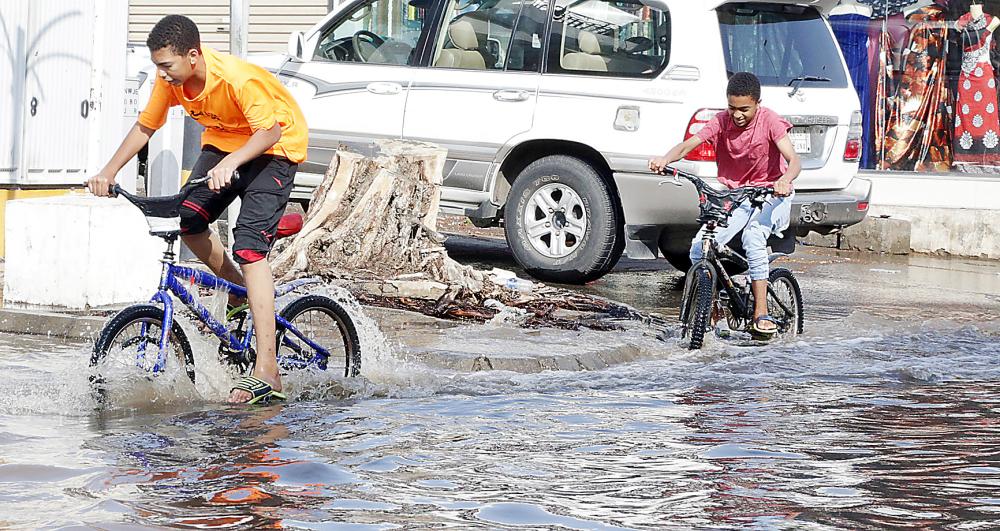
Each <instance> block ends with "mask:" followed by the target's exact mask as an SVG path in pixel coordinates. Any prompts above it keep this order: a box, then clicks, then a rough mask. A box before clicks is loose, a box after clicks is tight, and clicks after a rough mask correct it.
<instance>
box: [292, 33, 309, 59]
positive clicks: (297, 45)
mask: <svg viewBox="0 0 1000 531" xmlns="http://www.w3.org/2000/svg"><path fill="white" fill-rule="evenodd" d="M288 57H289V58H290V59H291V60H293V61H296V62H299V63H304V62H305V61H306V36H305V35H304V34H303V33H302V32H301V31H293V32H292V34H291V35H289V36H288Z"/></svg>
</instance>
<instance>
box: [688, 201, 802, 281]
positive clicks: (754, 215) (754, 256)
mask: <svg viewBox="0 0 1000 531" xmlns="http://www.w3.org/2000/svg"><path fill="white" fill-rule="evenodd" d="M792 197H794V194H793V195H792V196H789V197H770V198H768V200H767V202H766V203H764V206H763V207H761V209H760V211H756V210H754V209H753V207H751V206H750V200H749V199H748V200H746V201H744V202H743V203H741V204H740V206H738V207H737V208H736V210H734V211H733V215H732V217H730V218H729V226H728V227H725V228H721V229H717V231H716V233H715V241H717V242H718V243H719V246H720V247H721V246H723V245H726V244H727V243H729V240H731V239H733V237H734V236H736V234H737V233H738V232H740V231H741V230H742V231H743V250H744V251H745V252H746V256H747V261H748V262H749V263H750V280H767V277H768V273H769V271H768V265H769V262H768V260H767V238H768V237H770V236H771V235H772V234H780V233H781V232H782V231H784V230H785V229H787V228H788V221H789V218H790V217H791V214H792ZM744 227H746V228H744ZM704 233H705V227H702V228H701V230H699V231H698V234H697V235H696V236H695V237H694V240H692V241H691V254H690V256H691V262H692V263H694V262H697V261H698V260H701V255H702V251H701V238H702V235H703V234H704Z"/></svg>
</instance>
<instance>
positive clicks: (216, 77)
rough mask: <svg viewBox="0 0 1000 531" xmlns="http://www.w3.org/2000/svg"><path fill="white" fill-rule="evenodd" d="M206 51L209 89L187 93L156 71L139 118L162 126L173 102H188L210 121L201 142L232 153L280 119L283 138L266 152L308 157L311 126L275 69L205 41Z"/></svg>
mask: <svg viewBox="0 0 1000 531" xmlns="http://www.w3.org/2000/svg"><path fill="white" fill-rule="evenodd" d="M201 51H202V54H204V56H205V69H206V74H205V89H204V90H202V91H201V94H199V95H197V96H195V97H194V98H191V99H188V98H187V97H186V96H185V95H184V88H183V87H180V86H174V85H171V84H170V83H167V82H166V81H164V80H163V78H162V77H160V76H156V82H155V83H154V84H153V93H152V94H151V95H150V97H149V103H147V104H146V109H145V110H143V111H142V113H141V114H139V123H140V124H141V125H143V126H146V127H148V128H150V129H159V128H160V127H162V126H163V124H164V123H165V122H166V121H167V111H168V110H169V109H170V107H173V106H174V105H180V106H182V107H184V110H186V111H187V112H188V114H190V115H191V117H192V118H194V119H195V120H197V121H198V123H200V124H201V125H203V126H205V132H204V133H202V135H201V145H202V146H205V145H213V146H215V147H217V148H219V149H221V150H222V151H225V152H228V153H232V152H233V151H236V150H238V149H240V148H241V147H243V145H244V144H246V143H247V140H249V139H250V136H251V135H253V134H254V132H255V131H258V130H261V129H270V128H271V127H274V124H275V123H278V124H280V125H281V139H280V140H278V143H276V144H275V145H273V146H271V148H270V149H268V150H267V151H266V152H265V153H269V154H271V155H278V156H281V157H284V158H286V159H288V160H290V161H292V162H294V163H299V162H302V161H304V160H306V149H307V146H308V138H309V136H308V135H309V129H308V127H307V126H306V118H305V116H304V115H303V114H302V110H301V109H299V106H298V104H297V103H295V99H294V98H292V95H291V94H290V93H289V92H288V90H287V89H286V88H285V87H284V85H282V84H281V82H280V81H278V78H276V77H274V75H272V74H271V73H270V72H268V71H267V70H264V69H263V68H261V67H259V66H257V65H254V64H250V63H248V62H246V61H243V60H242V59H240V58H238V57H235V56H232V55H229V54H224V53H219V52H217V51H215V50H213V49H211V48H208V47H206V46H202V48H201Z"/></svg>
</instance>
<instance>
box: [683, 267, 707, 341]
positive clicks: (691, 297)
mask: <svg viewBox="0 0 1000 531" xmlns="http://www.w3.org/2000/svg"><path fill="white" fill-rule="evenodd" d="M688 276H689V278H688V282H687V285H686V286H685V289H684V296H683V298H682V299H681V301H682V306H681V337H682V338H687V337H688V336H690V341H689V343H688V349H690V350H696V349H699V348H701V346H702V344H704V342H705V332H706V331H707V330H708V327H709V324H710V321H711V316H712V299H714V297H715V275H713V274H712V270H711V268H709V267H708V266H706V265H704V264H702V265H696V266H695V267H693V268H692V269H691V271H689V272H688Z"/></svg>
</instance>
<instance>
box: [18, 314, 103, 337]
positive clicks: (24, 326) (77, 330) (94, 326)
mask: <svg viewBox="0 0 1000 531" xmlns="http://www.w3.org/2000/svg"><path fill="white" fill-rule="evenodd" d="M105 322H107V318H106V317H95V316H91V315H72V314H64V313H56V312H46V311H40V310H15V309H9V308H3V309H0V332H6V333H11V334H29V335H41V336H53V337H65V338H70V339H96V338H97V334H99V333H100V331H101V328H102V327H103V326H104V323H105Z"/></svg>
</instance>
